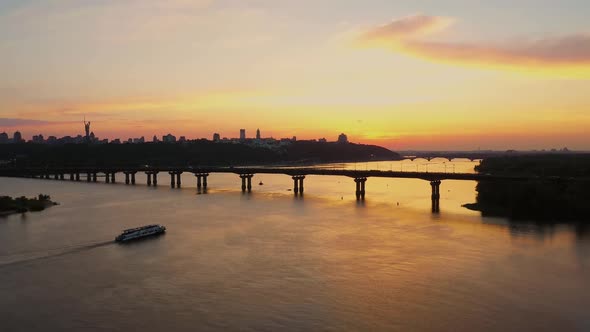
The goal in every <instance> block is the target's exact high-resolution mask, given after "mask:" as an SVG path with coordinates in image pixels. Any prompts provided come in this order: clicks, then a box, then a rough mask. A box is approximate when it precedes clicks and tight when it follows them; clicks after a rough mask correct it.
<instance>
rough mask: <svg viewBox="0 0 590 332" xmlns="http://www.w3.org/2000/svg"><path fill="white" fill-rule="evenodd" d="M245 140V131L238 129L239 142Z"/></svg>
mask: <svg viewBox="0 0 590 332" xmlns="http://www.w3.org/2000/svg"><path fill="white" fill-rule="evenodd" d="M245 140H246V129H240V141H245Z"/></svg>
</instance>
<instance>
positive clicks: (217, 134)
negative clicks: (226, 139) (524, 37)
mask: <svg viewBox="0 0 590 332" xmlns="http://www.w3.org/2000/svg"><path fill="white" fill-rule="evenodd" d="M220 140H221V135H219V133H214V134H213V142H219V141H220Z"/></svg>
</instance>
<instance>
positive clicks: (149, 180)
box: [145, 173, 152, 187]
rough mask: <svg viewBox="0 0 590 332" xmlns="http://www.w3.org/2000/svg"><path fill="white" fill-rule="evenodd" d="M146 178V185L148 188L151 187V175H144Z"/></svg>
mask: <svg viewBox="0 0 590 332" xmlns="http://www.w3.org/2000/svg"><path fill="white" fill-rule="evenodd" d="M145 175H146V177H147V185H148V187H150V186H151V185H152V173H145Z"/></svg>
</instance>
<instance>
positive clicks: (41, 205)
mask: <svg viewBox="0 0 590 332" xmlns="http://www.w3.org/2000/svg"><path fill="white" fill-rule="evenodd" d="M52 205H55V203H53V202H52V201H51V197H49V195H43V194H39V196H38V197H35V198H27V197H25V196H21V197H17V198H12V197H9V196H0V215H7V214H11V213H24V212H28V211H33V212H34V211H42V210H45V208H47V207H49V206H52Z"/></svg>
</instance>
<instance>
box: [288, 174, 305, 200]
mask: <svg viewBox="0 0 590 332" xmlns="http://www.w3.org/2000/svg"><path fill="white" fill-rule="evenodd" d="M291 178H292V179H293V193H294V194H295V195H298V194H301V195H303V179H305V175H294V176H293V177H291Z"/></svg>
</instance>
